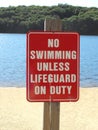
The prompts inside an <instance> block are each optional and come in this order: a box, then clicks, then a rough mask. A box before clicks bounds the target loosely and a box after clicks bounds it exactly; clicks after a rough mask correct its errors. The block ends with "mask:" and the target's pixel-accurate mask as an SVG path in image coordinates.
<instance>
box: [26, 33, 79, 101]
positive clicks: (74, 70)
mask: <svg viewBox="0 0 98 130" xmlns="http://www.w3.org/2000/svg"><path fill="white" fill-rule="evenodd" d="M79 64H80V45H79V34H78V33H71V32H67V33H66V32H54V33H52V32H29V33H27V74H26V75H27V83H26V84H27V100H28V101H31V102H47V101H48V102H50V101H51V102H68V101H77V100H78V98H79Z"/></svg>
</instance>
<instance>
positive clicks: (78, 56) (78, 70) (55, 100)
mask: <svg viewBox="0 0 98 130" xmlns="http://www.w3.org/2000/svg"><path fill="white" fill-rule="evenodd" d="M31 34H38V35H40V34H75V35H77V54H78V55H77V76H78V78H77V98H76V99H73V98H72V99H71V98H70V99H52V100H51V98H49V99H44V98H43V99H41V100H39V99H31V98H30V96H29V95H30V87H29V86H30V83H29V73H30V72H29V71H30V69H29V48H30V45H29V42H30V41H29V37H30V35H31ZM26 50H27V51H26V63H27V64H26V95H27V100H28V101H30V102H51V101H52V102H75V101H78V99H79V86H80V38H79V34H78V33H76V32H48V31H46V32H28V33H27V45H26Z"/></svg>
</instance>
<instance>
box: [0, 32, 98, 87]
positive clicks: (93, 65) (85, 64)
mask: <svg viewBox="0 0 98 130" xmlns="http://www.w3.org/2000/svg"><path fill="white" fill-rule="evenodd" d="M97 48H98V36H81V37H80V79H81V80H80V86H81V87H93V86H94V87H98V49H97ZM0 86H12V87H13V86H15V87H23V86H26V35H25V34H0Z"/></svg>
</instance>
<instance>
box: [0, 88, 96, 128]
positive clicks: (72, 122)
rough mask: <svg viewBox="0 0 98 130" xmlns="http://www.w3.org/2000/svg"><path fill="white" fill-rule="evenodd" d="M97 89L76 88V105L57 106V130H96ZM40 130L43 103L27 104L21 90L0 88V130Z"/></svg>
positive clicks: (23, 92)
mask: <svg viewBox="0 0 98 130" xmlns="http://www.w3.org/2000/svg"><path fill="white" fill-rule="evenodd" d="M97 99H98V87H92V88H80V98H79V100H78V101H77V102H62V103H60V130H65V129H68V130H92V129H93V130H97V129H98V101H97ZM32 129H34V130H42V129H43V102H37V103H36V102H34V103H32V102H28V101H27V100H26V88H25V87H21V88H20V87H0V130H32Z"/></svg>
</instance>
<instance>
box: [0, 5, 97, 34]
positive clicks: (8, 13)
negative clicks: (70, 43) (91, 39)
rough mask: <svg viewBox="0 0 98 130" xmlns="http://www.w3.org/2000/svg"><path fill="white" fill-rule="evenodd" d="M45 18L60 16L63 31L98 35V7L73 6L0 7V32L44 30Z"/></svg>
mask: <svg viewBox="0 0 98 130" xmlns="http://www.w3.org/2000/svg"><path fill="white" fill-rule="evenodd" d="M45 18H60V19H61V20H62V24H63V27H62V30H63V31H75V32H79V33H80V34H83V35H98V8H95V7H91V8H87V7H80V6H71V5H67V4H58V6H34V5H32V6H17V7H14V6H9V7H6V8H5V7H1V8H0V33H26V32H28V31H29V30H43V28H44V20H45Z"/></svg>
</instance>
